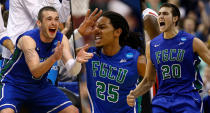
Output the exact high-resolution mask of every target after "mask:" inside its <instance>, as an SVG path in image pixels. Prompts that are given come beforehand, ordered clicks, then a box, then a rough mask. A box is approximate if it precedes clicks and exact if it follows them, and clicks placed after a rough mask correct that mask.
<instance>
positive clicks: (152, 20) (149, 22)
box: [143, 8, 161, 40]
mask: <svg viewBox="0 0 210 113" xmlns="http://www.w3.org/2000/svg"><path fill="white" fill-rule="evenodd" d="M157 16H158V14H157V13H156V12H155V11H154V10H152V9H149V8H147V9H145V10H144V11H143V20H144V21H143V22H144V30H145V31H146V33H147V34H148V36H149V38H150V40H152V39H153V38H155V37H156V36H158V35H159V34H160V33H161V32H160V29H159V25H158V21H157Z"/></svg>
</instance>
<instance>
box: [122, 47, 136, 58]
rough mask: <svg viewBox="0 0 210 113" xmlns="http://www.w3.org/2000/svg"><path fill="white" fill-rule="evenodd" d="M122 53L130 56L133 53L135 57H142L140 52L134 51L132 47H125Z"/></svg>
mask: <svg viewBox="0 0 210 113" xmlns="http://www.w3.org/2000/svg"><path fill="white" fill-rule="evenodd" d="M122 52H125V53H130V54H131V53H132V54H133V55H137V56H139V55H140V52H139V51H138V50H136V49H133V48H131V47H130V46H124V47H123V51H122Z"/></svg>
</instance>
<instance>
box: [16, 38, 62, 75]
mask: <svg viewBox="0 0 210 113" xmlns="http://www.w3.org/2000/svg"><path fill="white" fill-rule="evenodd" d="M17 46H18V48H20V49H21V50H22V51H23V53H24V56H25V60H26V63H27V65H28V67H29V69H30V71H31V73H32V75H33V76H34V77H35V78H40V77H41V76H42V75H43V74H45V73H46V72H47V71H48V70H49V69H50V68H51V67H52V65H53V64H54V63H55V62H56V61H57V60H59V59H61V57H62V54H63V51H62V49H63V45H62V44H60V42H58V44H57V47H56V48H55V52H54V54H52V55H51V56H50V57H49V58H47V59H46V60H45V61H43V62H40V59H39V55H38V53H37V52H36V50H35V48H36V43H35V41H34V40H33V39H32V38H31V37H29V36H23V37H22V38H20V39H19V41H18V45H17Z"/></svg>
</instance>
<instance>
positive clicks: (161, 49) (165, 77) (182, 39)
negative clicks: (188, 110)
mask: <svg viewBox="0 0 210 113" xmlns="http://www.w3.org/2000/svg"><path fill="white" fill-rule="evenodd" d="M193 39H194V36H193V35H191V34H189V33H186V32H184V31H179V33H178V34H177V35H176V36H175V37H173V38H172V39H164V38H163V33H162V34H160V35H159V36H157V37H156V38H154V39H153V40H151V42H150V58H151V60H152V63H153V64H154V66H155V68H156V71H157V75H158V82H159V89H158V92H157V95H160V94H172V93H178V94H184V93H186V92H190V91H193V90H198V89H200V88H201V87H202V80H201V77H200V74H199V72H198V69H197V65H198V64H199V63H200V59H199V58H198V55H197V54H196V53H194V52H193Z"/></svg>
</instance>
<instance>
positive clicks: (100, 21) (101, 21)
mask: <svg viewBox="0 0 210 113" xmlns="http://www.w3.org/2000/svg"><path fill="white" fill-rule="evenodd" d="M96 23H97V25H100V24H109V23H110V19H109V18H107V17H103V16H102V17H100V18H99V19H98V20H97V22H96Z"/></svg>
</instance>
